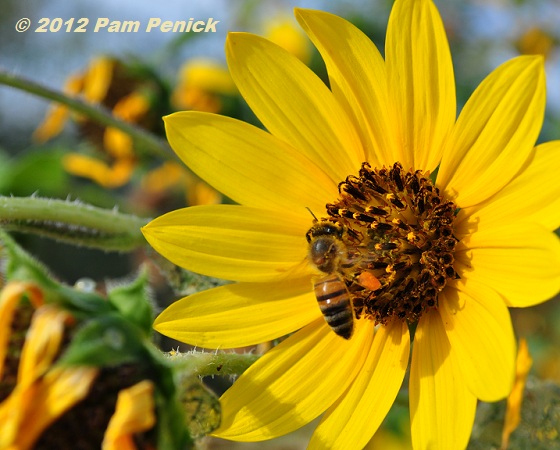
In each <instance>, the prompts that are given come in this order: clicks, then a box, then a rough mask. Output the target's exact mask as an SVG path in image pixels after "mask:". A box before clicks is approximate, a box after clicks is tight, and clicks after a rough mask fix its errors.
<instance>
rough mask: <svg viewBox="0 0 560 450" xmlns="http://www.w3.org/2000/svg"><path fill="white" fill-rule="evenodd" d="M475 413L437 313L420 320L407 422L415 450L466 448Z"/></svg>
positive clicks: (471, 396)
mask: <svg viewBox="0 0 560 450" xmlns="http://www.w3.org/2000/svg"><path fill="white" fill-rule="evenodd" d="M475 409H476V397H475V396H474V395H473V394H472V393H471V392H470V390H469V389H468V387H467V385H466V383H465V381H464V380H463V377H462V375H461V369H460V368H459V366H458V364H457V361H456V360H455V358H453V357H452V354H451V345H450V344H449V341H448V340H447V336H446V333H445V329H444V326H443V323H442V321H441V318H440V316H439V313H438V312H437V311H435V310H434V311H430V312H428V313H426V314H424V315H423V316H422V318H421V319H420V321H419V323H418V327H417V328H416V333H415V335H414V348H413V350H412V365H411V368H410V420H411V430H412V444H413V447H414V449H415V450H424V449H425V450H431V449H440V448H441V449H452V448H466V446H467V443H468V441H469V437H470V434H471V430H472V426H473V422H474V415H475Z"/></svg>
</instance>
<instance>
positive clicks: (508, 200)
mask: <svg viewBox="0 0 560 450" xmlns="http://www.w3.org/2000/svg"><path fill="white" fill-rule="evenodd" d="M559 167H560V141H553V142H547V143H546V144H541V145H539V146H537V147H535V149H534V150H533V152H532V154H531V157H530V158H529V160H528V161H527V163H526V164H525V167H524V169H523V170H522V171H521V173H520V174H519V175H518V176H517V177H515V178H514V179H513V180H512V181H511V182H510V183H509V184H507V185H506V186H505V187H504V188H503V189H502V190H500V191H499V192H498V193H497V194H496V195H494V196H493V197H492V198H490V199H489V200H488V201H486V202H484V203H481V204H480V205H477V206H475V207H473V208H471V209H472V210H471V211H466V216H467V217H468V218H469V221H470V222H472V223H478V224H480V225H481V226H482V225H483V226H484V227H490V226H498V225H500V224H504V223H511V222H514V221H518V220H522V221H527V222H537V223H540V224H542V225H544V226H545V227H546V228H548V229H549V230H550V231H554V230H555V229H556V228H558V227H559V226H560V183H558V182H557V181H556V180H557V177H558V168H559Z"/></svg>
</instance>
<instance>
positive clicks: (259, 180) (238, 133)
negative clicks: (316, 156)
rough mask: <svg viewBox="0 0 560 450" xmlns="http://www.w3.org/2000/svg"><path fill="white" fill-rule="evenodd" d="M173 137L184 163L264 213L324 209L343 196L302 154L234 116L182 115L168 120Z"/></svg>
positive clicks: (166, 119) (193, 113)
mask: <svg viewBox="0 0 560 450" xmlns="http://www.w3.org/2000/svg"><path fill="white" fill-rule="evenodd" d="M164 120H165V128H166V131H167V138H168V140H169V143H170V145H171V147H173V150H174V151H175V153H177V155H178V156H179V157H180V158H181V159H182V160H183V162H184V163H185V164H186V165H187V166H188V167H189V168H190V169H191V170H192V171H193V172H195V173H196V174H197V175H198V176H199V177H201V178H202V179H203V180H205V181H206V182H208V183H209V184H210V185H212V186H213V187H214V188H215V189H217V190H218V191H220V192H222V193H224V194H225V195H227V196H228V197H230V198H231V199H233V200H234V201H236V202H238V203H240V204H243V205H247V206H255V207H261V208H267V209H270V208H289V209H290V210H293V209H294V208H299V209H300V210H301V211H302V212H304V213H306V214H307V215H308V216H309V217H311V216H310V215H309V213H308V212H306V211H305V207H306V206H307V207H309V208H311V210H312V211H313V210H315V211H319V210H324V208H325V203H326V202H328V201H332V199H333V198H334V197H335V196H336V195H337V194H338V191H337V184H338V182H339V181H340V180H333V179H331V178H329V177H328V176H327V175H326V174H325V173H324V172H323V171H322V170H321V169H320V168H319V167H317V165H316V164H315V163H313V162H312V161H311V160H309V159H308V158H306V157H305V156H304V155H302V154H301V152H299V151H298V150H296V149H294V148H293V147H291V146H289V145H287V144H286V143H284V142H282V141H281V140H279V139H277V138H275V137H274V136H271V135H270V134H269V133H266V132H265V131H263V130H260V129H258V128H256V127H254V126H252V125H249V124H247V123H244V122H241V121H239V120H235V119H232V118H229V117H224V116H218V115H215V114H208V113H200V112H181V113H176V114H172V115H170V116H167V117H165V119H164Z"/></svg>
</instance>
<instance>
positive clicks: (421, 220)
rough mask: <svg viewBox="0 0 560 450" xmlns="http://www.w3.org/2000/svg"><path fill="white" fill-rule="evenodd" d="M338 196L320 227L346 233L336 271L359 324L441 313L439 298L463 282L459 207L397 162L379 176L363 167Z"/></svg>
mask: <svg viewBox="0 0 560 450" xmlns="http://www.w3.org/2000/svg"><path fill="white" fill-rule="evenodd" d="M338 188H339V193H340V197H339V199H338V200H337V201H335V202H333V203H329V204H327V205H326V209H327V213H328V217H327V218H323V219H322V220H321V222H330V223H332V224H333V226H337V227H340V229H341V230H342V231H341V233H340V240H341V242H342V244H341V245H340V247H341V248H343V249H344V254H343V255H339V256H338V258H337V261H339V263H338V264H337V267H336V271H337V273H338V275H339V276H340V277H341V278H342V279H343V280H344V282H345V283H346V286H347V288H348V291H349V293H350V296H351V299H352V304H353V307H354V310H355V314H356V316H357V317H361V316H365V317H368V318H371V319H372V320H375V322H376V323H381V324H385V323H386V322H387V321H388V320H390V319H391V318H395V317H396V318H398V319H401V320H406V321H407V322H409V323H413V322H416V321H417V320H418V319H419V318H420V316H421V315H422V314H423V313H424V312H425V311H427V310H428V309H430V308H436V307H437V305H438V293H439V292H441V291H442V290H443V288H444V287H445V286H446V284H447V282H448V281H449V280H451V279H454V278H457V277H458V275H457V273H456V271H455V269H454V267H453V263H454V256H453V253H454V250H455V246H456V244H457V242H458V239H457V238H456V237H455V236H454V234H453V222H454V219H455V215H456V211H457V208H456V206H455V204H454V203H453V202H451V201H447V200H446V199H445V198H444V197H443V196H442V195H441V193H440V191H439V189H438V188H437V187H435V186H434V184H433V182H432V181H431V180H430V178H429V174H428V173H424V172H422V171H420V170H417V171H404V170H403V167H402V165H401V164H400V163H398V162H397V163H395V164H394V165H393V166H392V167H391V168H386V167H383V168H381V169H372V168H371V166H370V164H369V163H367V162H365V163H363V164H362V167H361V169H360V171H359V175H358V176H354V175H350V176H348V177H347V178H346V180H345V181H342V182H341V183H340V184H339V187H338ZM314 227H315V228H313V227H312V229H311V230H314V229H316V227H317V225H314ZM311 230H310V232H311Z"/></svg>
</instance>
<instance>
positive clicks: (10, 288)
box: [0, 281, 43, 380]
mask: <svg viewBox="0 0 560 450" xmlns="http://www.w3.org/2000/svg"><path fill="white" fill-rule="evenodd" d="M23 294H27V295H28V296H29V297H30V300H31V302H32V303H33V305H34V306H35V307H39V306H40V305H41V304H42V303H43V294H42V293H41V291H40V290H39V289H38V288H37V286H35V285H34V284H32V283H25V282H21V281H12V282H9V283H8V284H7V285H6V286H4V288H3V289H2V291H1V292H0V380H1V379H2V374H3V372H4V360H5V359H6V354H7V353H8V344H9V340H10V335H11V331H12V329H11V326H12V321H13V319H14V315H15V313H16V309H17V307H18V304H19V301H20V299H21V297H22V296H23Z"/></svg>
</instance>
